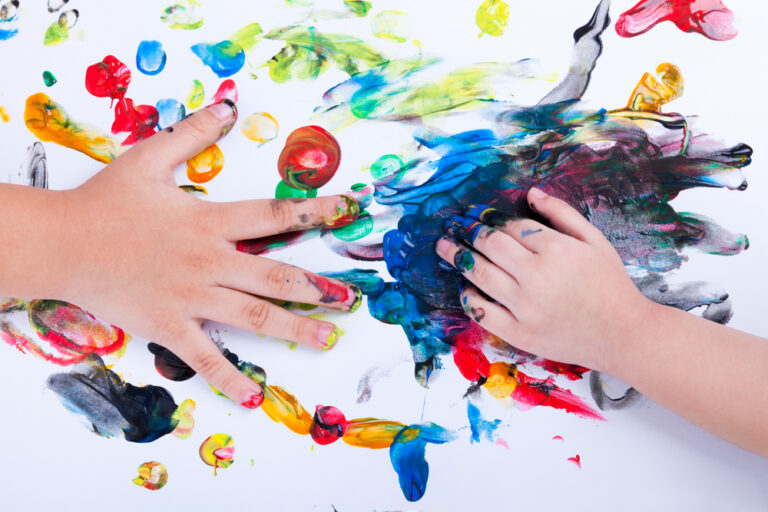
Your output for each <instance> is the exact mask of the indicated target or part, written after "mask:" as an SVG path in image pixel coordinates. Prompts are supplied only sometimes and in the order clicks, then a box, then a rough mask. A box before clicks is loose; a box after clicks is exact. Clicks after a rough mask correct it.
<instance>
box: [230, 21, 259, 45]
mask: <svg viewBox="0 0 768 512" xmlns="http://www.w3.org/2000/svg"><path fill="white" fill-rule="evenodd" d="M263 33H264V30H262V28H261V25H259V24H258V23H250V24H248V25H246V26H244V27H243V28H241V29H240V30H238V31H237V32H235V33H234V34H232V36H230V37H229V41H231V42H233V43H235V44H236V45H238V46H240V48H242V49H243V50H248V49H250V48H252V47H253V46H255V45H256V43H258V42H259V41H260V40H261V37H260V36H261V34H263Z"/></svg>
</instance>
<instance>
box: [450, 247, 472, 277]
mask: <svg viewBox="0 0 768 512" xmlns="http://www.w3.org/2000/svg"><path fill="white" fill-rule="evenodd" d="M453 262H454V264H455V265H456V270H458V271H459V272H466V271H467V270H472V269H473V268H474V267H475V257H474V256H472V253H471V252H470V251H468V250H466V249H459V251H458V252H457V253H456V254H455V255H454V257H453Z"/></svg>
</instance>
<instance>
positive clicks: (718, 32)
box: [616, 0, 738, 41]
mask: <svg viewBox="0 0 768 512" xmlns="http://www.w3.org/2000/svg"><path fill="white" fill-rule="evenodd" d="M664 21H671V22H673V23H674V24H675V25H677V28H679V29H680V30H682V31H683V32H698V33H699V34H701V35H703V36H705V37H708V38H709V39H713V40H715V41H727V40H728V39H733V38H734V37H736V35H737V34H738V31H737V30H736V29H735V28H734V27H733V12H731V10H730V9H728V8H727V7H726V6H725V5H724V4H723V2H722V1H721V0H642V1H640V2H639V3H638V4H637V5H635V6H634V7H633V8H632V9H630V10H628V11H627V12H625V13H623V14H622V15H621V16H619V20H618V21H617V22H616V32H617V33H618V34H619V35H620V36H622V37H634V36H638V35H640V34H643V33H645V32H648V31H649V30H650V29H652V28H653V27H654V26H656V25H657V24H659V23H662V22H664Z"/></svg>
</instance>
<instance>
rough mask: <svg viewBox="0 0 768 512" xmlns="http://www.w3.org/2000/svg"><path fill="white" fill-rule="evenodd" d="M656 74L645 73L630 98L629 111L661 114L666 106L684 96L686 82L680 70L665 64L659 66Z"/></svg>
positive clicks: (667, 63)
mask: <svg viewBox="0 0 768 512" xmlns="http://www.w3.org/2000/svg"><path fill="white" fill-rule="evenodd" d="M656 74H657V76H653V75H652V74H651V73H645V74H644V75H643V76H642V78H640V81H639V82H638V83H637V86H636V87H635V90H634V91H632V94H631V95H630V97H629V102H628V103H627V108H628V109H630V110H642V111H645V112H661V108H662V107H663V106H664V105H666V104H667V103H669V102H670V101H673V100H676V99H677V98H679V97H680V96H682V95H683V88H684V84H685V82H684V80H683V73H682V71H681V70H680V68H678V67H677V66H675V65H674V64H670V63H669V62H664V63H661V64H659V65H658V67H657V68H656ZM657 77H658V78H657Z"/></svg>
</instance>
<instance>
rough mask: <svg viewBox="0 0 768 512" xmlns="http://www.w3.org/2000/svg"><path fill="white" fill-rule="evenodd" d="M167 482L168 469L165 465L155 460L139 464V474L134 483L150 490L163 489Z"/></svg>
mask: <svg viewBox="0 0 768 512" xmlns="http://www.w3.org/2000/svg"><path fill="white" fill-rule="evenodd" d="M167 482H168V471H167V470H166V469H165V466H163V465H162V464H160V463H159V462H154V461H153V462H145V463H144V464H142V465H141V466H139V476H137V477H136V478H134V479H133V483H135V484H136V485H138V486H140V487H143V488H145V489H149V490H150V491H156V490H158V489H162V488H163V486H165V484H166V483H167Z"/></svg>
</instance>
